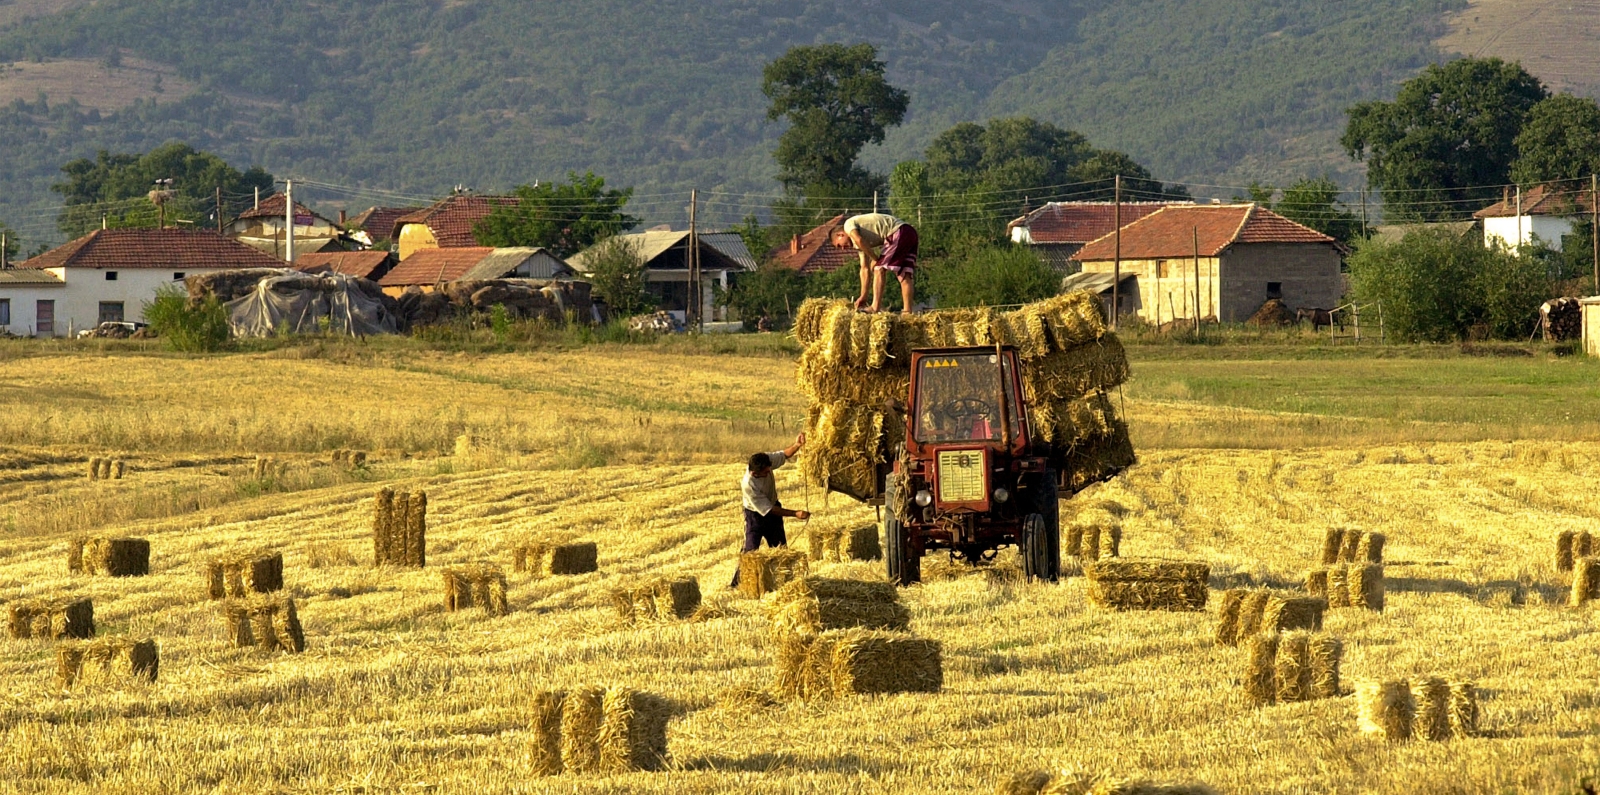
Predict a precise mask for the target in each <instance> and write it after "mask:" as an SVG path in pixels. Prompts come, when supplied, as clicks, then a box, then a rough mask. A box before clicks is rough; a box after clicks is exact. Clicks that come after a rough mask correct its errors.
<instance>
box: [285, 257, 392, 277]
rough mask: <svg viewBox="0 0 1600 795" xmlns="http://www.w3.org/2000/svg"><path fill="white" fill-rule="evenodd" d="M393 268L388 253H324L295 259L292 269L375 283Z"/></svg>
mask: <svg viewBox="0 0 1600 795" xmlns="http://www.w3.org/2000/svg"><path fill="white" fill-rule="evenodd" d="M393 267H394V255H393V254H391V253H389V252H388V251H324V252H319V253H316V254H302V255H300V256H299V257H297V258H295V261H294V269H295V270H297V271H300V272H302V273H342V274H344V275H346V276H354V277H356V278H357V279H370V280H372V281H377V280H379V279H381V278H383V275H384V274H386V273H388V272H389V269H390V268H393Z"/></svg>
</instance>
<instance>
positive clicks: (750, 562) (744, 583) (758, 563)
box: [739, 547, 811, 599]
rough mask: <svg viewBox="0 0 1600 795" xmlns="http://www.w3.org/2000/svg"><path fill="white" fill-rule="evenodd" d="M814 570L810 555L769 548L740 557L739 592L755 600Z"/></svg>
mask: <svg viewBox="0 0 1600 795" xmlns="http://www.w3.org/2000/svg"><path fill="white" fill-rule="evenodd" d="M810 571H811V568H810V565H809V561H808V560H807V558H806V554H805V553H804V552H801V551H799V550H796V549H790V548H788V547H769V548H767V549H757V550H753V551H751V552H746V553H744V554H742V555H740V556H739V592H740V593H742V594H744V595H745V596H748V597H750V598H752V599H759V598H761V596H762V595H763V594H767V593H771V592H773V591H776V590H778V589H779V588H781V587H783V586H784V584H786V583H788V582H790V581H791V580H794V579H797V578H800V577H804V576H806V575H807V574H808V573H810Z"/></svg>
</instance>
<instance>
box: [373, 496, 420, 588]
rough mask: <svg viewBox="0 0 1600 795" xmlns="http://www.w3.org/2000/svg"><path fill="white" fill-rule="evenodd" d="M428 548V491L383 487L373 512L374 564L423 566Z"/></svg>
mask: <svg viewBox="0 0 1600 795" xmlns="http://www.w3.org/2000/svg"><path fill="white" fill-rule="evenodd" d="M427 548H428V493H427V492H425V491H416V492H412V493H409V494H407V493H406V492H403V491H395V490H393V489H391V488H388V487H387V486H386V487H384V488H382V489H380V490H379V491H378V498H377V500H376V501H374V504H373V512H372V559H373V565H376V566H382V565H385V564H388V565H392V566H410V567H413V568H418V569H420V568H423V567H425V566H426V565H427V562H428V553H427Z"/></svg>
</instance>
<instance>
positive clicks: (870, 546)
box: [845, 525, 883, 560]
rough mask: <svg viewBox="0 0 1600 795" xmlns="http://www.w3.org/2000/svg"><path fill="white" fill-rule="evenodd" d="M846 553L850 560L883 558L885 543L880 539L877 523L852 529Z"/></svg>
mask: <svg viewBox="0 0 1600 795" xmlns="http://www.w3.org/2000/svg"><path fill="white" fill-rule="evenodd" d="M845 555H846V556H847V558H848V559H849V560H882V559H883V544H882V543H881V542H880V541H879V540H878V528H877V526H876V525H864V526H862V527H857V528H856V529H854V530H851V531H850V541H849V543H848V544H846V549H845Z"/></svg>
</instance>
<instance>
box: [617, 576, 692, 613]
mask: <svg viewBox="0 0 1600 795" xmlns="http://www.w3.org/2000/svg"><path fill="white" fill-rule="evenodd" d="M610 597H611V604H612V606H613V607H614V608H616V611H617V617H618V618H621V619H622V620H623V622H624V623H628V624H636V623H641V622H650V621H676V620H681V619H685V618H688V617H690V616H692V615H694V611H696V610H698V609H700V581H699V580H696V579H695V578H693V577H681V578H678V579H668V578H666V577H650V578H646V579H644V580H641V581H639V582H635V583H633V584H632V585H625V586H622V587H619V588H613V589H611V591H610Z"/></svg>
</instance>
